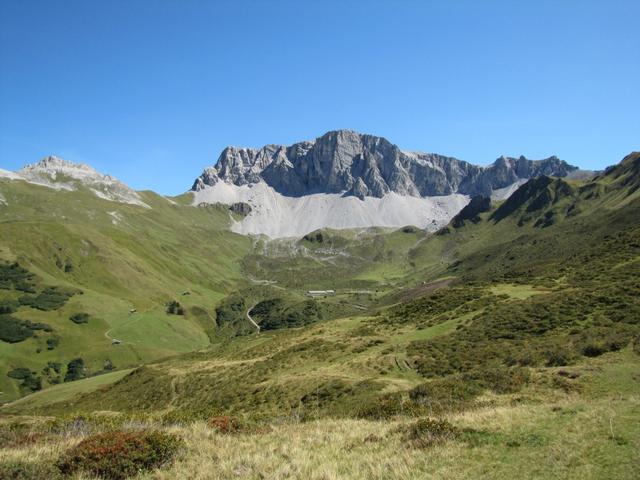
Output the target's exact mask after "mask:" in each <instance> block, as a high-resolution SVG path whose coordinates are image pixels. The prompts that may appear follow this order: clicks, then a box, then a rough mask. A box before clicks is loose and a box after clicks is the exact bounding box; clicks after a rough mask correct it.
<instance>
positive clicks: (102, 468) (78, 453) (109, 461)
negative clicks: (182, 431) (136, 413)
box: [58, 431, 184, 480]
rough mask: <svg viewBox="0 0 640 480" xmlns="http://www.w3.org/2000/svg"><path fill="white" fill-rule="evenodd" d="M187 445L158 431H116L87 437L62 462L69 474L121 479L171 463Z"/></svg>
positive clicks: (64, 471)
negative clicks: (81, 473) (80, 473)
mask: <svg viewBox="0 0 640 480" xmlns="http://www.w3.org/2000/svg"><path fill="white" fill-rule="evenodd" d="M183 445H184V443H183V441H182V439H180V438H179V437H177V436H176V435H172V434H167V433H163V432H158V431H112V432H107V433H101V434H99V435H94V436H91V437H88V438H86V439H85V440H83V441H82V442H80V443H79V444H78V445H76V446H75V447H72V448H71V449H69V450H68V451H67V452H66V453H65V454H64V455H63V456H62V457H61V458H60V460H59V461H58V468H59V469H60V471H61V472H62V473H64V474H66V475H71V474H74V473H76V472H85V473H87V474H90V475H95V476H99V477H102V478H105V479H109V480H120V479H125V478H128V477H131V476H134V475H136V474H138V473H140V472H144V471H147V470H151V469H154V468H158V467H162V466H164V465H166V464H168V463H169V462H171V461H172V460H173V459H174V458H175V456H176V454H177V453H178V451H179V450H180V449H181V448H182V446H183Z"/></svg>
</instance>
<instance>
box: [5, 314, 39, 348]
mask: <svg viewBox="0 0 640 480" xmlns="http://www.w3.org/2000/svg"><path fill="white" fill-rule="evenodd" d="M32 336H33V330H31V329H30V328H29V327H28V326H27V325H26V324H25V322H24V321H22V320H20V319H18V318H15V317H12V316H11V315H0V340H2V341H3V342H7V343H18V342H22V341H24V340H26V339H27V338H29V337H32Z"/></svg>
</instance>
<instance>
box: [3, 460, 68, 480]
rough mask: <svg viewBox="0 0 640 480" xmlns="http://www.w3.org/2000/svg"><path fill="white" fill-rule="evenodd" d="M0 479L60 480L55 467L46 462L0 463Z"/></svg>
mask: <svg viewBox="0 0 640 480" xmlns="http://www.w3.org/2000/svg"><path fill="white" fill-rule="evenodd" d="M0 478H6V479H7V480H9V479H10V480H43V479H47V480H59V479H60V480H61V479H62V478H63V477H62V474H61V473H60V471H59V470H58V468H56V466H55V465H51V464H50V463H46V462H23V461H11V462H7V463H0Z"/></svg>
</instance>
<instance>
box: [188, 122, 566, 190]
mask: <svg viewBox="0 0 640 480" xmlns="http://www.w3.org/2000/svg"><path fill="white" fill-rule="evenodd" d="M575 170H577V167H574V166H571V165H569V164H567V163H566V162H564V161H563V160H560V159H558V158H557V157H555V156H554V157H549V158H546V159H544V160H529V159H527V158H525V157H522V156H521V157H519V158H510V157H504V156H503V157H500V158H498V159H497V160H496V161H495V162H494V163H493V164H492V165H490V166H488V167H482V166H478V165H473V164H470V163H468V162H465V161H463V160H458V159H456V158H453V157H446V156H443V155H438V154H434V153H420V152H405V151H403V150H400V148H398V147H397V146H396V145H394V144H392V143H390V142H389V141H388V140H386V139H385V138H382V137H376V136H373V135H363V134H360V133H356V132H353V131H351V130H337V131H332V132H328V133H326V134H325V135H323V136H321V137H319V138H317V139H316V140H314V141H311V142H308V141H307V142H300V143H296V144H293V145H291V146H288V147H287V146H282V145H266V146H264V147H262V148H259V149H252V148H237V147H227V148H225V149H224V151H223V152H222V154H221V155H220V157H219V158H218V161H217V163H216V165H215V167H209V168H207V169H206V170H205V171H204V172H203V173H202V175H201V176H200V177H198V179H196V181H195V182H194V184H193V187H192V190H194V191H198V190H201V189H203V188H206V187H207V186H213V185H215V184H216V183H217V182H219V181H220V180H223V181H225V182H227V183H230V184H233V185H236V186H242V185H250V184H254V183H258V182H260V181H264V182H266V183H267V184H268V185H269V186H271V187H272V188H273V189H274V190H275V191H277V192H278V193H280V194H282V195H285V196H289V197H299V196H304V195H309V194H314V193H341V194H343V195H345V196H354V197H358V198H360V199H364V198H365V197H377V198H382V197H384V196H385V195H386V194H388V193H389V192H395V193H397V194H399V195H404V196H413V197H432V196H442V195H450V194H453V193H460V194H464V195H469V196H476V195H483V196H490V195H491V193H492V191H493V190H495V189H500V188H504V187H507V186H509V185H511V184H513V183H514V182H516V181H518V180H519V179H523V178H524V179H526V178H532V177H537V176H540V175H552V176H559V177H563V176H566V175H567V174H569V173H570V172H573V171H575Z"/></svg>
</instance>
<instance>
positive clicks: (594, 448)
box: [0, 154, 640, 478]
mask: <svg viewBox="0 0 640 480" xmlns="http://www.w3.org/2000/svg"><path fill="white" fill-rule="evenodd" d="M637 158H638V155H637V154H636V155H631V156H629V157H627V158H626V159H625V160H624V161H623V162H622V163H621V164H619V165H618V166H616V167H614V168H611V169H608V170H607V171H606V172H605V173H604V174H603V175H601V176H600V177H598V178H596V179H593V180H587V181H566V180H562V179H554V178H547V177H541V178H539V179H534V180H532V181H530V182H528V183H527V184H525V185H523V186H522V187H521V188H520V189H519V190H518V191H517V192H516V193H515V194H514V195H513V196H512V197H510V198H509V199H507V200H505V201H504V202H500V203H498V204H496V205H492V206H487V204H486V203H487V202H486V201H484V200H478V201H477V202H475V204H474V205H476V206H478V208H475V207H474V208H470V209H469V210H468V211H467V212H465V214H464V215H461V216H459V217H458V218H456V219H455V220H454V221H452V223H451V224H450V225H449V226H447V227H446V228H444V229H442V230H441V231H439V232H437V233H435V234H427V233H426V232H423V231H420V230H417V229H415V228H412V227H411V228H404V229H400V230H396V231H385V230H379V229H371V230H366V231H330V230H323V231H318V232H313V233H312V234H309V235H307V236H305V238H303V239H299V240H291V239H287V240H280V241H272V242H267V241H265V240H256V241H255V242H254V243H253V244H249V241H248V240H247V239H244V238H242V237H237V236H235V235H233V234H230V233H227V232H225V231H224V222H225V221H226V219H227V218H228V212H227V211H226V210H224V209H222V208H217V207H210V208H206V209H204V208H190V207H186V206H180V205H173V204H171V203H169V202H168V201H167V200H166V199H163V198H160V197H155V196H154V195H153V194H145V202H147V203H149V204H151V205H152V207H153V208H152V209H151V210H142V209H137V208H136V207H123V208H124V210H123V211H122V215H125V213H127V212H125V211H126V210H127V209H128V208H136V209H135V215H136V217H135V220H134V217H133V215H134V214H133V212H128V215H131V216H130V217H123V219H127V218H128V219H129V221H130V222H131V225H134V224H135V227H133V226H131V225H129V226H127V227H125V226H124V225H120V224H117V225H116V224H113V222H111V223H109V222H107V221H106V220H109V219H108V218H106V219H105V221H104V222H102V223H100V222H99V223H98V225H97V226H95V227H94V226H92V227H91V228H89V229H88V231H89V233H86V234H85V233H83V234H80V233H79V232H80V231H81V230H77V231H75V233H70V232H74V230H73V222H71V223H70V224H69V225H67V223H66V220H65V221H63V222H60V221H57V220H56V221H54V222H51V223H50V226H49V227H43V229H44V228H50V229H51V230H40V229H35V228H34V229H32V230H28V229H27V230H25V232H30V233H28V235H32V237H25V238H32V239H31V240H30V241H29V243H30V244H33V245H36V246H37V245H42V247H38V248H35V249H31V247H28V248H24V249H23V250H21V249H20V245H19V242H15V241H14V242H13V243H12V241H11V240H9V236H8V235H7V236H6V237H5V234H4V231H5V230H4V229H3V234H2V236H1V237H0V239H4V240H3V242H4V243H2V245H3V246H4V245H6V246H5V247H4V250H3V252H5V253H4V257H5V258H7V260H11V261H15V260H18V261H19V262H20V263H21V265H24V266H25V268H27V270H28V271H29V272H31V273H33V274H34V275H35V276H33V277H30V276H29V275H28V274H25V273H24V272H22V273H20V272H19V271H18V270H14V271H12V272H10V275H9V274H7V275H8V277H7V278H8V280H6V282H5V287H7V288H4V290H0V292H2V294H3V295H4V298H5V300H7V303H6V305H8V307H7V308H8V309H10V308H14V307H11V305H13V304H11V305H10V303H11V302H14V303H15V302H17V304H18V305H19V306H18V307H17V308H14V309H15V310H16V311H15V312H12V313H5V314H4V315H5V316H11V318H13V319H14V320H12V321H13V322H14V327H13V330H11V331H10V334H11V335H14V336H19V335H21V334H22V335H27V337H26V338H25V339H24V340H22V341H20V342H17V343H10V344H9V343H7V344H6V345H5V344H4V343H3V344H0V345H2V346H3V348H6V350H7V352H9V353H11V354H14V355H15V352H18V351H20V350H19V349H20V348H26V346H30V348H31V349H33V348H34V347H37V346H38V345H41V347H45V345H46V340H47V339H49V337H51V336H53V335H60V337H61V340H60V343H59V345H56V347H55V348H54V349H53V350H44V349H42V350H41V351H40V353H37V354H35V355H34V354H33V353H31V356H30V357H29V355H28V353H30V352H29V351H28V350H25V353H24V359H21V360H20V361H24V362H25V363H26V364H27V362H29V361H34V360H33V358H34V357H35V358H36V359H39V358H42V359H49V358H55V355H56V350H57V351H58V352H61V353H64V355H63V356H64V358H65V359H66V358H68V359H72V358H73V357H74V356H75V355H76V351H75V350H65V349H66V348H73V347H71V346H69V345H77V343H75V342H76V341H81V342H85V343H86V344H87V345H91V346H92V347H91V349H92V354H93V352H94V351H95V357H91V358H96V360H95V363H94V365H97V364H100V365H102V367H101V368H102V369H104V368H105V365H106V364H107V363H106V357H105V352H108V353H111V352H116V351H117V352H118V353H119V354H120V355H121V357H118V358H119V359H120V360H116V361H114V358H111V356H109V357H108V359H109V360H110V362H113V363H114V364H116V366H117V367H118V368H125V367H137V368H132V369H131V370H130V371H126V372H119V371H116V372H111V373H106V374H104V375H100V376H98V377H93V378H87V379H80V380H77V381H74V382H71V383H67V384H63V385H56V386H53V387H51V388H50V390H49V391H44V392H41V393H35V394H32V395H28V396H26V397H24V398H22V399H20V400H18V401H15V402H13V403H9V404H8V405H5V406H4V407H3V408H2V409H1V410H0V412H1V413H2V415H3V416H4V417H5V418H6V422H7V427H6V429H5V434H4V435H5V437H6V438H8V439H9V440H10V441H11V442H13V443H11V446H10V447H9V448H8V449H4V450H1V449H0V465H2V467H1V468H5V469H7V470H5V471H7V472H15V471H17V470H16V469H34V470H33V471H36V472H40V473H41V472H44V471H46V470H38V469H47V468H50V467H51V465H52V464H53V462H54V461H55V459H56V458H58V456H59V455H60V454H61V452H62V451H63V450H67V449H72V448H73V447H74V445H76V444H77V443H78V442H79V441H80V440H81V439H82V438H85V437H86V436H87V435H89V434H90V433H91V432H99V431H105V430H107V431H109V430H122V429H123V430H125V431H137V430H139V429H140V428H143V429H154V430H158V431H162V432H172V433H174V434H177V435H178V436H179V437H180V438H182V439H183V440H184V441H185V442H186V443H185V445H186V447H185V449H184V450H183V451H182V453H181V454H180V456H179V457H178V458H177V460H176V461H175V463H173V464H172V465H168V466H166V468H164V469H161V470H156V471H152V472H149V473H147V474H145V475H146V478H175V477H178V476H191V477H194V478H198V477H207V478H209V477H212V478H232V477H233V478H235V477H238V476H240V477H247V478H260V477H276V478H278V477H293V478H345V477H348V478H364V477H365V476H366V477H371V476H374V477H377V478H378V477H379V478H425V477H426V478H429V477H434V478H478V477H489V478H513V476H514V475H522V472H526V474H527V475H526V476H527V477H528V478H578V477H580V478H613V477H615V478H635V476H636V474H637V462H638V457H637V451H638V448H639V447H640V444H638V438H640V431H638V429H637V425H638V424H639V422H638V419H639V416H640V413H639V410H638V393H639V392H640V386H639V385H638V378H637V374H636V373H635V372H636V370H637V368H638V365H639V364H640V280H639V279H640V190H639V189H638V188H637V185H638V182H637V178H638V176H639V175H640V172H639V171H638V165H639V164H638V161H637ZM16 188H19V187H16ZM3 195H4V196H5V197H6V198H7V199H9V198H10V196H8V195H7V194H6V193H5V192H4V191H3ZM55 195H57V193H56V194H55ZM177 200H178V201H180V200H181V199H177ZM182 201H184V199H182ZM154 202H157V204H158V211H157V212H155V211H154V210H155V209H156V207H155V206H154V205H155V203H154ZM85 209H86V208H85V207H83V209H81V210H80V213H82V212H84V211H85ZM165 210H166V211H165ZM174 210H175V212H174ZM80 213H79V215H80ZM82 214H83V215H84V213H82ZM13 215H14V217H15V216H16V212H14V213H13ZM29 215H30V216H35V214H34V213H33V211H32V212H31V213H29ZM173 215H175V216H173ZM138 216H139V218H138ZM110 217H113V216H111V215H110ZM168 219H171V220H168ZM121 221H122V220H121ZM174 221H175V222H181V223H178V225H179V228H174V227H173V226H172V222H174ZM167 222H168V223H167ZM8 223H11V224H13V223H19V222H15V221H12V222H8ZM43 224H46V222H43ZM203 225H205V226H203ZM15 228H17V227H15ZM24 228H25V229H26V228H27V227H26V226H25V227H24ZM78 228H79V227H78ZM56 229H61V230H60V231H58V230H56ZM209 229H210V230H209ZM40 231H47V232H54V233H55V235H56V236H57V238H63V237H64V236H65V235H66V236H68V237H66V238H68V242H71V243H70V244H73V243H72V242H76V243H75V245H76V246H75V247H73V248H71V249H69V251H68V252H69V254H68V255H66V252H67V251H66V250H64V248H63V250H56V249H55V248H54V245H55V244H54V243H52V240H51V238H52V237H51V235H53V234H52V233H51V234H47V235H43V234H41V233H40ZM21 235H27V234H26V233H25V234H23V233H21ZM206 235H217V237H216V238H217V240H216V242H214V243H215V245H213V244H212V245H207V244H206V243H201V242H202V241H203V238H204V237H205V236H206ZM102 236H104V239H103V240H101V242H102V243H100V242H98V239H101V238H102ZM137 236H140V237H141V238H144V242H142V244H138V243H137V242H136V241H134V240H133V239H134V238H137ZM88 239H90V240H88ZM83 240H85V241H90V242H91V243H90V245H95V246H96V248H97V250H95V251H94V250H92V249H89V250H85V251H86V252H88V253H86V255H85V254H82V251H83V250H82V248H86V247H83V245H84V244H83V243H82V241H83ZM111 242H113V243H111ZM181 242H191V243H189V245H190V250H189V251H188V252H186V253H185V257H184V258H182V257H181V256H180V255H177V254H176V255H177V256H172V255H171V252H172V246H175V247H176V248H177V246H178V245H180V244H181ZM38 252H42V253H38ZM55 252H64V253H65V254H64V255H63V254H62V253H58V254H57V255H58V257H59V258H58V259H56V258H55V255H54V257H53V258H49V256H50V255H52V253H53V254H55ZM102 252H104V253H102ZM110 252H113V253H112V254H111V253H110ZM202 255H207V256H206V257H202ZM217 255H222V256H224V255H230V257H227V258H225V259H224V260H220V263H216V262H217V261H218V260H217V259H218V257H217ZM27 258H28V259H30V261H29V262H27V261H25V260H26V259H27ZM203 258H204V260H203ZM58 260H59V261H58ZM203 262H204V263H203ZM68 264H70V265H72V268H71V269H70V270H69V271H65V270H68V269H67V265H68ZM214 264H215V265H216V266H215V267H213V265H214ZM208 267H211V271H215V273H213V274H210V273H209V270H206V268H208ZM84 268H86V269H87V271H86V272H84V271H83V269H84ZM16 272H17V273H16ZM88 272H91V273H88ZM122 272H126V273H122ZM21 275H22V276H21ZM85 275H86V276H85ZM22 277H24V278H22ZM128 278H131V280H127V279H128ZM145 278H148V279H149V280H148V282H146V283H145V282H144V279H145ZM93 279H100V280H99V281H95V284H94V283H92V281H93ZM111 281H113V282H114V284H118V285H121V282H125V285H127V288H122V286H120V287H118V286H114V287H113V288H114V289H113V291H111V290H110V287H109V285H110V282H111ZM126 282H130V283H126ZM52 285H55V286H58V287H59V288H63V287H64V288H68V289H76V290H82V294H80V293H79V292H78V291H75V290H74V291H73V292H72V293H74V294H73V295H72V296H71V297H70V298H69V299H68V300H66V302H65V303H63V304H62V305H60V306H58V307H56V308H54V309H50V310H38V309H37V308H34V305H39V304H41V303H43V302H44V303H45V304H47V305H48V304H49V303H51V302H53V300H55V298H53V300H52V299H51V298H50V297H55V295H57V294H56V293H55V292H56V291H54V293H51V291H49V290H47V287H48V286H52ZM25 289H26V290H29V289H31V290H33V292H32V293H29V295H30V296H29V297H28V298H27V299H22V300H21V298H22V296H24V291H25ZM118 289H119V290H118ZM310 289H334V290H336V294H335V295H330V296H327V297H326V298H314V299H311V298H309V297H307V296H305V292H306V291H307V290H310ZM125 290H126V292H125ZM60 291H62V290H60ZM69 291H70V292H71V291H72V290H69ZM184 291H189V293H190V294H189V295H181V293H182V292H184ZM46 292H49V293H47V294H46V295H44V297H40V295H43V294H45V293H46ZM58 293H59V292H58ZM145 294H146V295H145ZM170 300H174V301H178V302H179V303H180V305H179V306H176V305H175V304H174V306H173V307H172V308H173V309H174V310H175V309H176V308H182V309H184V310H185V312H184V313H185V314H186V315H173V314H167V313H166V304H167V302H168V301H170ZM29 305H31V306H29ZM131 308H136V310H137V311H136V312H135V313H134V314H131V315H129V313H128V312H129V310H130V309H131ZM120 309H122V310H123V311H124V312H125V313H124V316H122V317H121V316H120V313H119V312H120ZM82 312H86V313H88V314H89V316H88V321H87V322H86V323H84V320H85V319H86V317H84V316H79V317H74V318H76V320H77V321H72V320H70V317H71V316H72V315H73V314H77V313H82ZM214 318H215V319H216V324H215V327H212V324H213V319H214ZM250 319H251V320H253V321H255V322H257V323H258V324H259V325H260V326H261V327H262V328H260V331H259V332H258V331H257V329H256V328H255V327H254V326H252V324H251V323H250ZM26 320H29V321H30V322H31V323H27V322H26ZM15 322H18V323H15ZM20 322H23V323H20ZM43 324H46V325H49V326H51V327H53V329H52V330H51V331H49V330H47V329H46V328H45V327H44V326H43ZM21 328H22V329H23V330H20V329H21ZM25 329H26V330H29V331H30V332H31V334H29V333H25V332H24V331H25ZM82 329H85V330H82ZM92 329H93V330H92ZM83 332H84V335H85V336H81V335H82V334H83ZM63 334H64V335H63ZM105 334H106V336H108V337H112V338H118V339H120V338H122V339H123V340H124V343H123V344H122V345H117V346H116V345H111V343H110V341H108V339H107V338H106V337H105ZM29 335H30V336H29ZM74 335H75V337H73V336H74ZM96 335H98V336H99V335H102V336H103V339H104V341H103V340H102V339H100V341H101V342H103V343H102V344H101V345H103V347H106V349H104V350H102V351H100V349H99V348H100V347H99V346H98V343H96V344H95V345H96V346H95V347H94V346H93V345H94V344H92V343H91V342H93V341H94V340H95V337H96ZM65 338H74V339H76V340H75V341H74V342H69V345H65V344H64V340H65ZM5 343H6V342H5ZM126 352H131V355H138V356H139V357H138V363H139V364H142V365H140V366H138V365H137V364H136V363H135V362H136V360H134V359H133V358H132V359H131V360H129V359H128V357H126V355H129V353H126ZM180 352H185V353H183V354H181V355H175V354H176V353H180ZM100 355H102V356H100ZM143 355H144V357H143ZM169 355H172V356H169ZM162 357H165V358H162ZM123 359H124V360H123ZM118 361H119V362H120V363H122V365H120V364H118V363H117V362H118ZM12 362H13V363H10V362H8V363H10V366H11V368H13V369H14V370H12V375H13V377H14V378H13V379H12V380H10V382H11V385H13V386H14V388H18V387H15V386H16V385H19V384H20V382H22V383H23V384H25V385H26V386H27V387H28V386H29V385H32V383H33V381H34V380H33V379H32V378H31V377H30V370H29V369H27V370H24V369H22V370H21V369H17V368H15V367H19V366H20V365H18V362H17V361H15V360H13V361H12ZM100 362H101V363H100ZM127 362H129V363H127ZM52 368H53V367H50V372H51V369H52ZM94 368H95V367H94ZM34 370H35V369H34ZM53 370H55V369H53ZM69 371H71V372H72V373H73V372H76V371H78V367H77V365H75V364H73V365H69V367H67V369H66V371H65V370H64V369H63V370H62V371H61V373H60V374H61V375H66V374H68V373H69ZM36 373H37V372H36ZM43 375H44V374H43ZM24 388H26V387H23V390H24ZM16 396H17V394H16ZM22 415H29V416H30V417H27V418H26V419H25V418H24V417H20V416H22ZM40 415H53V416H55V417H56V419H55V420H52V423H50V422H49V421H48V420H46V419H44V418H43V417H39V416H40ZM77 415H81V417H80V418H81V420H79V418H78V417H77ZM78 422H79V423H78ZM78 425H81V427H78ZM25 431H27V432H32V433H33V432H36V433H37V434H38V435H41V436H38V437H37V438H38V440H36V441H35V442H33V443H28V442H26V441H23V440H21V439H23V437H22V436H21V435H23V434H24V432H25ZM61 432H64V434H61ZM292 439H293V441H292ZM329 459H331V460H332V461H331V462H329ZM11 469H13V470H11ZM0 472H2V470H0ZM48 472H49V473H51V470H49V471H48ZM54 473H55V472H54ZM12 474H15V473H12ZM145 475H142V477H141V478H145ZM28 478H29V477H28ZM31 478H37V476H36V477H31Z"/></svg>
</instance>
